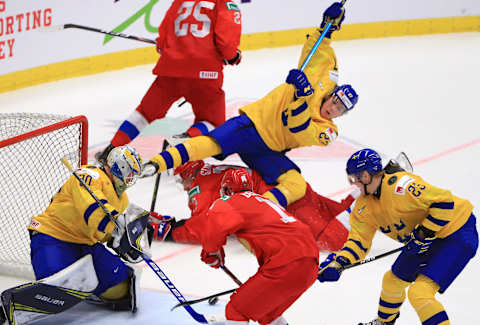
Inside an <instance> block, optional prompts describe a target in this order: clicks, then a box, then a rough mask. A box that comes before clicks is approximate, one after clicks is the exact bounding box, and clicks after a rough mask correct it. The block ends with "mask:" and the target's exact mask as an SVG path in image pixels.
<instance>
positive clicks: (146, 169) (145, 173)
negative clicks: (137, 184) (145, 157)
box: [140, 161, 158, 178]
mask: <svg viewBox="0 0 480 325" xmlns="http://www.w3.org/2000/svg"><path fill="white" fill-rule="evenodd" d="M157 172H158V164H157V163H155V162H153V161H149V162H147V163H146V164H145V165H143V168H142V174H140V178H145V177H151V176H153V175H155V174H156V173H157Z"/></svg>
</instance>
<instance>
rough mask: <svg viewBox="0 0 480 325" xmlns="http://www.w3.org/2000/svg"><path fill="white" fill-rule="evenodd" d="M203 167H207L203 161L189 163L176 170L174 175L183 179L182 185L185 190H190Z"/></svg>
mask: <svg viewBox="0 0 480 325" xmlns="http://www.w3.org/2000/svg"><path fill="white" fill-rule="evenodd" d="M203 166H205V162H204V161H203V160H195V161H189V162H187V163H185V164H183V165H181V166H178V167H177V168H175V170H174V171H173V175H178V176H179V177H180V178H181V183H182V184H183V187H184V189H189V187H190V186H191V185H192V183H193V180H194V179H195V177H197V174H198V172H199V171H200V169H202V167H203Z"/></svg>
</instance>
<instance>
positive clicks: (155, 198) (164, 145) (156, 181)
mask: <svg viewBox="0 0 480 325" xmlns="http://www.w3.org/2000/svg"><path fill="white" fill-rule="evenodd" d="M167 147H168V142H167V140H163V145H162V151H164V150H165V149H167ZM160 175H162V174H157V177H156V178H155V185H154V186H153V195H152V204H151V205H150V212H154V211H155V204H156V203H157V194H158V185H159V184H160Z"/></svg>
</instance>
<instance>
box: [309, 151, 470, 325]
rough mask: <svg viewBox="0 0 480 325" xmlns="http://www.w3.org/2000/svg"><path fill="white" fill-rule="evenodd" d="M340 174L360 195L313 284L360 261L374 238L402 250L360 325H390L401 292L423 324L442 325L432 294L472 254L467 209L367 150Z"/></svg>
mask: <svg viewBox="0 0 480 325" xmlns="http://www.w3.org/2000/svg"><path fill="white" fill-rule="evenodd" d="M347 174H348V177H349V179H350V182H351V183H352V184H355V185H356V186H358V187H359V188H360V189H361V191H362V195H360V197H359V198H358V199H357V202H356V204H355V207H354V208H353V210H352V212H351V214H350V226H351V229H350V233H349V235H348V239H347V242H346V243H345V245H344V246H343V248H342V249H341V250H340V251H339V252H338V253H336V254H335V253H332V254H330V255H329V256H328V257H327V259H326V260H325V261H324V262H322V263H321V264H320V267H319V272H318V273H319V274H318V280H319V281H320V282H324V281H337V280H338V279H339V277H340V274H341V271H342V269H343V267H345V266H346V265H348V264H351V263H355V262H358V261H360V260H363V259H364V258H365V257H366V255H367V253H368V251H369V250H370V248H371V245H372V239H373V237H374V235H375V233H376V231H380V232H382V233H384V234H385V235H387V236H388V237H390V238H392V239H394V240H396V241H399V242H401V243H403V244H405V246H404V247H403V250H402V252H401V253H400V255H399V256H398V257H397V259H396V260H395V262H394V263H393V265H392V268H391V269H390V270H389V271H388V272H387V273H385V275H384V277H383V282H382V291H381V294H380V302H379V306H378V317H377V318H376V319H374V320H373V321H371V322H368V323H360V324H359V325H393V324H394V323H395V321H396V319H397V318H398V317H399V315H400V307H401V305H402V303H403V302H404V300H405V299H406V293H405V291H406V288H407V287H409V289H408V299H409V301H410V303H411V305H412V306H413V308H414V309H415V311H416V312H417V314H418V317H419V319H420V322H421V323H422V324H425V325H426V324H428V325H449V324H450V321H449V318H448V316H447V313H446V312H445V309H444V307H443V305H442V304H441V303H440V302H439V301H438V300H437V299H435V295H436V293H437V292H440V293H444V292H445V290H447V288H448V287H449V286H450V285H451V284H452V282H453V281H454V280H455V278H456V277H457V276H458V275H459V274H460V273H461V272H462V270H463V269H464V268H465V266H466V265H467V263H468V262H469V261H470V259H471V258H473V257H474V256H475V254H476V251H477V248H478V233H477V229H476V225H475V223H476V220H475V216H474V215H473V213H472V211H473V206H472V204H471V203H470V202H469V201H467V200H465V199H462V198H459V197H457V196H455V195H453V194H452V193H451V192H450V191H448V190H444V189H441V188H438V187H436V186H433V185H431V184H429V183H427V182H425V181H424V180H423V179H422V178H421V177H420V176H418V175H415V174H412V173H410V172H406V171H404V170H403V169H401V168H400V167H399V165H398V164H396V163H394V162H393V161H391V162H390V163H389V164H387V166H386V167H385V168H382V161H381V158H380V156H379V155H378V153H377V152H375V151H374V150H372V149H363V150H360V151H357V152H356V153H354V154H353V155H352V156H351V157H350V159H349V160H348V162H347Z"/></svg>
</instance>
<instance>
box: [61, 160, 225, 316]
mask: <svg viewBox="0 0 480 325" xmlns="http://www.w3.org/2000/svg"><path fill="white" fill-rule="evenodd" d="M61 161H62V163H63V164H64V165H65V167H67V169H68V170H69V171H70V172H71V173H72V174H73V175H74V176H75V178H76V179H77V180H78V181H79V182H80V184H82V186H83V187H84V188H85V189H86V190H87V191H88V193H89V194H90V195H91V196H92V198H93V199H94V200H95V201H96V202H97V203H98V205H99V206H100V207H101V208H102V210H103V211H104V212H105V214H106V215H107V216H108V217H109V218H110V220H111V221H112V222H113V223H114V224H115V226H116V227H119V224H118V222H117V220H116V219H115V218H114V217H113V215H112V213H111V212H110V211H109V210H108V209H107V207H105V205H104V204H103V203H102V202H101V201H100V200H99V199H98V197H97V196H96V195H95V193H93V192H92V190H91V189H90V187H89V186H88V185H87V184H86V183H85V182H84V181H83V179H82V178H80V176H78V174H77V172H76V171H75V170H73V168H72V165H70V163H69V162H68V160H67V158H65V157H63V158H62V159H61ZM142 258H143V260H144V261H145V263H147V265H148V266H149V267H150V268H151V269H152V270H153V272H155V274H156V275H157V276H158V277H159V278H160V280H162V282H163V284H165V286H166V287H167V288H168V289H169V290H170V292H171V293H172V294H173V295H174V296H175V297H176V298H177V300H178V301H179V302H180V303H182V302H185V301H186V299H185V297H183V295H182V294H181V293H180V291H178V289H177V288H176V287H175V285H174V284H173V283H172V282H171V281H170V280H169V279H168V277H167V276H166V275H165V273H163V272H162V270H161V269H160V267H159V266H158V265H157V264H156V263H155V262H154V261H152V260H151V259H150V258H149V257H148V256H147V255H145V254H142ZM184 308H185V310H186V311H187V312H188V313H189V314H190V315H191V316H192V317H193V319H195V320H196V321H197V322H199V323H204V324H208V323H211V322H214V321H216V319H214V318H213V317H214V315H212V316H211V317H210V318H209V319H208V320H207V318H205V316H204V315H202V314H199V313H197V312H196V311H195V310H193V308H192V307H190V306H184Z"/></svg>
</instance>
